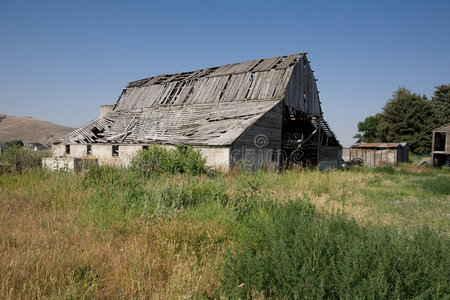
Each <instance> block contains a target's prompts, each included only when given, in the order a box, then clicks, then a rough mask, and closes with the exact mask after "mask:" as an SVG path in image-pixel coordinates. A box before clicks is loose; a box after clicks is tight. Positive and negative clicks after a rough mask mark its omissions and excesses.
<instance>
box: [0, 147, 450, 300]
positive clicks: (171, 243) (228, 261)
mask: <svg viewBox="0 0 450 300" xmlns="http://www.w3.org/2000/svg"><path fill="white" fill-rule="evenodd" d="M153 150H154V149H153ZM153 150H152V151H153ZM169 170H170V169H169ZM142 174H143V173H142V168H137V169H134V170H125V169H114V168H109V167H99V168H93V169H91V170H89V171H88V172H86V173H82V174H74V173H69V172H48V171H46V170H42V169H38V168H36V169H29V170H25V171H23V172H22V174H20V173H10V174H4V175H2V176H0V191H1V193H0V205H1V206H2V210H1V211H0V297H1V298H38V297H39V298H43V297H46V298H91V297H93V298H133V297H137V298H149V297H150V298H166V299H173V298H183V297H186V298H220V297H224V298H277V299H280V298H285V299H291V298H380V299H386V298H414V297H419V298H435V299H438V298H445V297H448V296H450V290H449V286H450V282H449V281H450V280H449V279H450V272H449V269H450V268H449V267H448V266H449V263H450V254H449V253H450V251H449V250H450V244H449V243H450V241H449V236H450V224H449V223H448V214H449V213H450V201H449V200H450V180H449V179H450V171H449V170H448V168H442V169H418V168H413V167H411V166H402V167H397V168H394V167H384V168H372V169H369V168H365V167H358V168H351V169H349V170H343V171H324V172H319V171H316V170H308V169H305V170H287V171H285V172H282V173H279V174H277V173H274V172H266V171H257V172H236V173H231V174H229V175H223V174H217V175H215V176H207V175H204V174H200V175H193V174H191V173H190V172H187V171H186V172H184V173H175V174H172V171H169V172H163V171H161V170H159V171H158V172H148V171H146V172H145V175H146V176H142Z"/></svg>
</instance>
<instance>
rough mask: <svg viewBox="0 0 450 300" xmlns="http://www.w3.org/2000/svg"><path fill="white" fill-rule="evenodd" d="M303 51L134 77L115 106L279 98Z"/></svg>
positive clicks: (130, 107) (141, 106) (133, 106)
mask: <svg viewBox="0 0 450 300" xmlns="http://www.w3.org/2000/svg"><path fill="white" fill-rule="evenodd" d="M303 55H304V54H303V53H298V54H293V55H287V56H277V57H273V58H266V59H259V60H252V61H247V62H243V63H235V64H230V65H225V66H220V67H214V68H208V69H202V70H197V71H192V72H183V73H177V74H170V75H158V76H155V77H150V78H146V79H142V80H138V81H133V82H130V83H129V84H128V86H127V88H126V89H125V92H124V94H123V96H122V98H121V99H119V100H120V101H119V102H118V104H117V107H116V108H115V110H117V111H121V110H130V109H131V110H134V109H143V108H149V107H156V106H160V105H186V104H217V103H223V102H232V101H250V100H273V99H279V98H280V97H282V96H283V95H284V92H285V89H286V86H287V84H288V82H289V79H290V77H291V74H292V70H293V67H294V66H295V64H296V63H297V62H299V61H300V59H301V58H302V57H303Z"/></svg>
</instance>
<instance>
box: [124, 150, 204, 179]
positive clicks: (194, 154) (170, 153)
mask: <svg viewBox="0 0 450 300" xmlns="http://www.w3.org/2000/svg"><path fill="white" fill-rule="evenodd" d="M205 164H206V159H205V158H203V157H202V155H201V153H200V151H198V150H194V148H192V146H177V145H175V146H174V148H173V149H168V148H165V147H162V146H160V145H157V144H152V145H150V146H148V148H147V149H145V150H141V151H139V152H138V153H137V155H136V156H135V157H134V158H133V160H132V161H131V168H132V169H133V170H134V171H139V172H141V173H146V174H153V173H164V172H168V173H172V174H175V173H189V174H193V175H198V174H201V173H203V172H204V171H205Z"/></svg>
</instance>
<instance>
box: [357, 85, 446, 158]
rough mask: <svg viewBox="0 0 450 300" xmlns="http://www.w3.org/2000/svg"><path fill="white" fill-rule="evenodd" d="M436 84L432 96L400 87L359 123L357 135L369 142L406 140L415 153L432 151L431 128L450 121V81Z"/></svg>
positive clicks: (420, 153) (362, 140)
mask: <svg viewBox="0 0 450 300" xmlns="http://www.w3.org/2000/svg"><path fill="white" fill-rule="evenodd" d="M435 88H436V89H435V91H434V93H433V96H432V98H431V99H430V100H429V99H427V97H426V96H425V95H419V94H416V93H413V92H411V91H410V90H409V89H407V88H405V87H399V88H398V89H397V90H396V91H395V92H394V94H393V95H392V98H391V99H389V100H388V101H387V102H386V104H385V105H384V107H383V108H382V110H381V112H379V113H377V114H375V115H374V116H369V117H367V118H365V119H364V121H362V122H359V123H358V133H357V134H356V135H355V136H354V138H359V139H360V141H361V142H366V143H394V142H395V143H399V142H406V143H408V144H409V147H410V151H411V152H412V153H414V154H418V155H423V154H428V153H430V151H431V142H432V135H431V131H432V130H433V129H435V128H437V127H440V126H443V125H446V124H448V123H450V84H447V85H445V84H442V85H439V86H436V87H435Z"/></svg>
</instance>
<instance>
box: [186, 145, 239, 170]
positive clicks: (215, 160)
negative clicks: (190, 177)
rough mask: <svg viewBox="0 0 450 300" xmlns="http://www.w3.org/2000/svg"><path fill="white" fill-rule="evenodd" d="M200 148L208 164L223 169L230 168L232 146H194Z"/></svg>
mask: <svg viewBox="0 0 450 300" xmlns="http://www.w3.org/2000/svg"><path fill="white" fill-rule="evenodd" d="M194 149H195V150H199V151H200V152H201V154H202V155H203V157H204V158H206V165H207V166H210V167H215V168H217V169H219V170H221V171H228V170H229V168H230V148H229V147H194Z"/></svg>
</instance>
